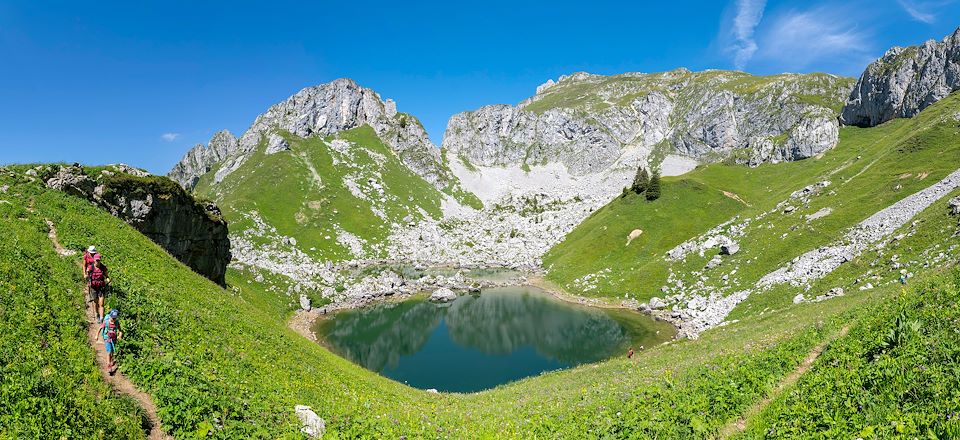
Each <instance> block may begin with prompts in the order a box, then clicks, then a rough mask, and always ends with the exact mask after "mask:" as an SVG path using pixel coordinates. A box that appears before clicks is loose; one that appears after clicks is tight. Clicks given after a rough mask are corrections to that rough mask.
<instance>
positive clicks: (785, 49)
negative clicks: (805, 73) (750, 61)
mask: <svg viewBox="0 0 960 440" xmlns="http://www.w3.org/2000/svg"><path fill="white" fill-rule="evenodd" d="M855 19H856V15H855V14H853V13H852V12H851V11H849V10H847V9H846V8H837V7H835V6H832V5H823V6H820V7H817V8H813V9H809V10H804V11H797V10H791V11H787V12H785V13H782V14H780V15H778V16H777V17H775V18H774V19H773V22H772V23H771V24H770V26H766V27H765V32H764V33H763V34H762V35H760V36H759V37H758V38H759V41H760V43H759V45H760V46H761V49H760V53H759V54H758V56H762V57H763V58H764V59H767V60H770V61H773V62H774V63H776V64H778V65H780V66H782V68H786V69H804V68H807V67H809V66H810V65H812V64H814V63H816V62H819V61H827V60H832V59H837V58H840V57H843V58H844V59H847V60H855V59H856V60H857V61H858V62H860V61H859V59H860V58H863V57H864V56H866V55H868V54H869V52H870V50H871V44H872V39H871V38H872V37H871V34H870V32H869V31H868V30H863V29H861V28H859V27H858V26H857V25H856V22H855V21H854V20H855Z"/></svg>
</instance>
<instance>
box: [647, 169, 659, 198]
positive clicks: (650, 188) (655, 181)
mask: <svg viewBox="0 0 960 440" xmlns="http://www.w3.org/2000/svg"><path fill="white" fill-rule="evenodd" d="M659 198H660V173H659V172H654V173H653V177H651V178H650V183H649V184H648V185H647V200H650V201H654V200H657V199H659Z"/></svg>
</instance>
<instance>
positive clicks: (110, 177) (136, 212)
mask: <svg viewBox="0 0 960 440" xmlns="http://www.w3.org/2000/svg"><path fill="white" fill-rule="evenodd" d="M46 184H47V186H49V187H51V188H54V189H58V190H61V191H64V192H67V193H68V194H71V195H75V196H78V197H83V198H86V199H88V200H90V201H92V202H94V203H96V204H97V205H99V206H100V207H101V208H103V209H105V210H107V211H109V212H110V213H111V214H113V215H114V216H116V217H118V218H120V219H122V220H124V221H125V222H127V223H128V224H130V225H131V226H133V227H134V228H136V229H137V230H138V231H140V232H141V233H142V234H143V235H146V236H147V237H148V238H150V239H151V240H153V241H154V242H156V243H157V244H159V245H160V246H161V247H163V248H164V249H166V250H167V252H170V254H171V255H173V256H174V257H176V258H177V259H178V260H180V261H181V262H183V263H184V264H186V265H187V266H189V267H190V268H192V269H193V270H194V271H196V272H197V273H199V274H201V275H203V276H205V277H207V278H209V279H211V280H213V281H214V282H216V283H217V284H220V285H224V283H225V280H224V275H225V274H226V269H227V264H229V263H230V240H229V239H228V238H227V222H226V221H225V220H224V219H223V217H222V216H221V214H220V209H219V208H217V206H216V205H214V204H212V203H202V202H199V201H197V200H195V199H194V198H193V197H191V196H190V195H189V194H187V193H186V192H185V191H184V190H183V188H181V187H180V186H178V185H177V184H176V183H174V182H173V181H171V180H170V179H167V178H166V177H159V176H151V175H149V174H147V173H146V172H143V171H141V170H138V169H135V168H131V167H127V166H122V165H119V166H110V167H107V168H106V169H104V170H101V171H100V172H99V174H94V175H92V176H91V175H87V174H86V173H85V171H84V169H83V168H80V167H76V166H72V167H59V169H56V170H55V171H54V170H52V169H51V176H50V177H49V178H47V179H46Z"/></svg>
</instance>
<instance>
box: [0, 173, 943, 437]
mask: <svg viewBox="0 0 960 440" xmlns="http://www.w3.org/2000/svg"><path fill="white" fill-rule="evenodd" d="M22 171H23V169H22V168H21V169H12V170H10V169H8V170H6V171H4V172H3V174H2V177H0V180H2V182H0V183H2V187H3V188H4V189H3V193H2V194H0V198H2V199H3V200H4V201H5V203H0V210H2V211H0V212H2V214H3V215H2V217H0V221H2V222H3V227H4V228H5V230H8V231H11V232H12V233H13V236H14V237H17V238H16V241H12V242H11V241H5V242H4V243H5V244H6V246H2V245H0V249H2V250H3V254H4V255H5V257H4V258H3V260H2V261H3V262H4V265H3V266H2V270H3V274H4V276H3V277H2V278H0V283H2V285H3V289H4V291H6V292H8V295H4V296H3V298H4V300H3V301H4V303H3V309H2V310H3V314H2V315H0V316H2V318H3V319H2V322H3V325H4V326H5V329H8V330H9V331H5V332H3V338H2V341H3V343H2V344H3V345H2V346H3V352H4V353H5V355H4V356H3V357H2V359H3V360H2V361H0V370H2V372H3V373H4V377H17V378H18V380H16V381H14V382H13V383H10V382H4V383H3V385H2V387H0V396H2V397H0V414H2V415H0V421H2V423H0V434H3V435H4V436H12V437H22V436H34V435H38V436H59V435H68V436H69V435H73V434H79V433H89V434H86V435H93V436H100V435H104V436H114V437H119V438H135V437H139V436H140V435H141V433H140V432H139V431H137V426H138V423H137V421H136V420H135V419H134V420H132V419H131V418H130V416H131V415H134V414H137V411H136V410H135V409H133V407H132V406H131V404H130V403H129V401H126V400H124V399H115V398H112V397H109V396H110V395H111V394H110V392H109V391H108V390H106V389H105V388H104V386H103V384H102V383H100V382H99V378H98V377H97V375H96V374H95V373H93V371H92V361H91V359H92V350H90V349H89V348H88V347H87V346H86V345H85V343H84V342H83V339H84V335H83V331H82V330H80V328H81V327H82V325H83V322H84V317H83V316H82V313H81V312H80V311H79V309H80V308H81V301H82V299H81V297H82V294H81V284H80V280H79V274H78V270H77V269H75V268H74V267H75V266H74V265H75V263H74V261H73V259H74V258H76V257H61V256H58V255H57V254H56V253H55V252H54V251H53V244H52V243H51V242H50V239H49V238H48V237H47V229H48V228H47V225H46V224H45V222H44V221H45V220H50V221H51V222H52V223H53V224H55V225H56V227H57V231H58V234H59V240H60V241H61V242H62V243H63V244H64V246H66V247H67V248H68V249H76V248H79V247H82V246H84V245H86V244H87V243H90V242H94V243H98V244H100V247H101V248H102V249H103V252H104V254H105V255H108V258H109V261H110V264H111V267H112V268H113V270H114V273H115V274H116V275H115V284H116V286H115V291H116V292H117V295H116V296H115V297H113V298H111V304H110V306H111V307H118V308H119V309H120V310H121V311H122V313H123V315H122V316H123V319H125V320H126V330H125V331H126V332H128V335H127V336H126V337H125V340H124V345H123V349H122V350H121V354H120V362H121V371H122V372H123V373H124V374H125V375H127V376H128V377H130V378H131V379H132V380H133V381H134V382H135V383H136V384H137V385H138V386H139V387H141V389H143V390H144V391H147V392H148V393H150V394H151V395H152V396H153V398H154V400H155V402H156V404H157V406H158V408H159V415H160V419H161V422H162V427H163V429H164V430H165V431H167V432H169V433H171V434H174V435H175V436H177V437H189V436H194V435H201V436H204V435H205V436H210V437H213V438H237V437H264V436H266V437H276V436H293V435H295V434H296V433H297V430H298V429H299V422H298V421H297V420H296V417H295V416H294V410H293V407H294V405H297V404H305V405H309V406H311V407H312V408H313V410H314V411H316V413H317V414H318V415H319V416H321V417H322V418H323V420H324V421H325V422H326V432H327V434H328V435H329V436H332V437H355V436H357V437H368V436H374V437H377V436H387V437H397V436H400V435H404V436H407V437H408V438H413V437H424V436H440V437H450V438H463V437H480V438H488V437H532V436H538V437H567V436H570V435H582V434H583V433H588V435H589V436H591V437H603V436H605V435H612V436H624V435H627V434H628V433H633V434H641V435H645V436H666V437H672V438H680V437H694V438H699V437H704V436H708V435H709V434H710V433H711V432H714V433H715V432H719V430H720V429H721V428H722V427H723V426H725V425H726V424H728V423H730V422H732V421H733V420H735V419H736V418H737V417H740V415H741V414H743V413H744V412H745V411H746V410H747V408H749V407H750V406H751V405H753V404H754V403H755V402H758V401H759V400H760V399H761V398H762V397H763V396H765V395H767V394H768V393H772V390H773V389H774V387H775V385H776V384H777V383H778V382H779V380H780V379H781V378H783V377H784V376H785V375H787V374H788V373H789V372H791V371H793V370H794V368H796V366H797V365H799V364H800V363H801V360H802V359H803V358H804V357H805V356H806V355H807V353H808V351H810V350H811V348H812V347H814V345H817V344H818V343H827V344H829V345H828V347H829V348H827V350H826V351H825V353H832V352H833V351H834V348H833V347H835V346H836V347H837V349H838V350H839V349H841V348H842V350H844V353H850V354H848V355H845V356H851V355H852V356H857V353H865V352H868V351H869V350H872V349H871V345H869V344H868V345H866V346H865V345H863V343H862V342H857V341H874V340H875V339H876V338H875V336H873V335H880V334H886V332H887V330H888V329H889V326H890V325H891V321H889V320H887V319H884V318H883V317H884V316H886V315H884V314H883V313H887V312H879V313H880V314H879V315H874V313H875V312H872V311H873V310H884V309H883V307H882V306H881V305H879V304H882V303H883V302H884V301H893V299H890V300H886V299H885V298H893V297H894V296H895V293H896V291H897V290H898V287H895V286H882V287H878V288H877V289H875V290H871V291H865V292H863V293H862V294H860V295H850V296H846V297H838V298H836V299H833V300H830V301H825V302H820V303H810V304H801V305H790V306H788V307H787V309H786V310H783V311H782V312H781V313H780V314H778V315H772V314H766V315H757V316H753V317H744V318H743V319H741V320H740V322H738V323H734V324H731V325H728V326H726V327H723V328H722V329H718V330H716V331H712V332H709V333H707V334H704V335H703V337H702V338H701V339H699V340H695V341H692V340H688V341H679V342H675V343H671V344H668V345H663V346H660V347H655V348H652V349H650V350H646V351H643V352H640V353H638V355H637V356H635V357H634V359H632V360H627V359H624V358H616V359H612V360H609V361H604V362H600V363H597V364H593V365H587V366H583V367H578V368H574V369H571V370H565V371H559V372H554V373H549V374H545V375H543V376H541V377H535V378H530V379H526V380H522V381H519V382H516V383H513V384H509V385H505V386H501V387H498V388H496V389H493V390H490V391H486V392H482V393H477V394H470V395H456V394H450V395H447V394H442V395H434V394H430V393H428V392H425V391H420V390H414V389H411V388H408V387H406V386H404V385H401V384H398V383H395V382H391V381H389V380H386V379H383V378H381V377H379V376H377V375H375V374H373V373H370V372H367V371H365V370H363V369H361V368H360V367H357V366H355V365H353V364H351V363H349V362H347V361H345V360H343V359H341V358H339V357H337V356H335V355H333V354H331V353H330V352H329V351H327V350H326V349H325V348H322V347H321V346H320V345H317V344H315V343H313V342H310V341H308V340H306V339H304V338H302V337H301V336H299V335H298V334H296V333H294V332H292V331H290V330H288V329H287V328H286V323H285V320H284V319H278V318H281V317H282V316H284V315H286V313H285V312H284V311H283V309H282V308H278V306H276V305H271V304H274V303H273V302H271V301H272V300H270V297H271V296H272V295H271V294H269V293H266V292H263V291H262V290H260V288H259V287H258V286H256V285H246V284H245V283H236V281H237V280H233V281H231V284H233V286H232V287H231V288H229V289H227V290H224V289H221V288H220V287H218V286H216V285H215V284H213V283H212V282H210V281H208V280H206V279H204V278H203V277H201V276H199V275H197V274H195V273H194V272H192V271H191V270H189V269H188V268H187V267H185V266H183V265H182V264H181V263H179V262H177V261H176V260H174V259H173V258H171V257H170V256H169V255H167V254H166V253H165V252H163V251H162V250H160V249H159V248H158V247H157V246H156V245H154V244H153V243H152V242H150V241H149V240H147V239H146V238H145V237H143V236H142V235H140V234H139V233H137V232H136V231H134V230H133V229H132V228H131V227H129V226H128V225H126V224H124V223H123V222H121V221H120V220H118V219H116V218H113V217H112V216H110V215H108V214H106V213H104V212H102V211H100V210H99V209H97V208H95V207H93V206H90V205H89V204H87V203H86V202H85V201H83V200H81V199H78V198H74V197H72V196H68V195H65V194H63V193H60V192H58V191H53V190H48V189H45V188H43V187H41V186H39V185H38V184H37V183H36V182H30V181H29V179H27V178H24V177H23V174H22ZM924 215H927V213H925V214H924ZM929 216H930V218H929V220H928V221H925V222H923V223H921V225H920V226H919V227H918V228H917V233H916V234H915V235H913V236H910V237H906V238H904V239H903V240H902V241H901V242H898V243H897V244H896V246H898V249H900V248H902V249H903V250H904V254H903V255H905V256H908V255H910V254H909V253H907V249H919V247H915V246H916V245H917V244H918V243H923V242H924V241H925V240H927V238H924V237H925V235H924V234H931V233H933V234H937V233H938V232H939V231H940V230H942V228H943V227H944V226H945V224H944V222H948V223H946V224H947V225H949V226H950V227H955V225H956V222H955V220H953V218H952V217H950V216H949V214H947V213H944V212H943V211H942V210H940V209H937V210H931V211H930V213H929ZM11 244H13V247H11V246H10V245H11ZM14 254H18V255H20V254H22V255H23V256H24V257H28V259H27V260H25V261H30V262H32V263H31V264H30V265H23V264H22V263H21V261H24V260H20V259H18V258H15V255H14ZM41 275H42V277H41ZM18 280H19V281H18ZM933 288H935V289H937V290H931V289H933ZM957 291H958V289H957V286H956V284H951V283H950V282H942V281H941V282H939V283H938V284H921V285H919V286H918V288H917V289H911V290H910V292H911V293H910V294H909V295H908V296H902V297H901V299H900V300H898V301H901V302H904V305H902V306H899V307H902V308H904V309H905V310H916V309H915V308H912V307H910V306H909V305H908V304H911V301H916V300H922V299H923V298H925V296H924V295H928V292H930V293H929V294H930V295H939V298H940V299H939V300H938V304H941V305H942V306H943V307H944V308H945V309H944V310H946V311H949V310H952V308H950V304H951V301H952V302H953V303H955V302H956V301H957V300H958V298H960V297H958V296H957ZM38 292H44V294H43V295H38V294H37V293H38ZM864 304H878V305H877V306H876V307H873V306H871V307H868V308H867V309H864V310H867V311H868V312H866V313H863V312H856V311H855V310H857V309H858V308H860V307H862V306H863V305H864ZM908 313H915V312H908ZM951 313H952V312H951ZM857 316H864V317H865V321H864V324H857V325H854V326H853V327H852V329H853V330H851V333H850V335H849V336H847V337H844V338H841V339H837V340H836V341H835V342H829V341H830V340H831V338H833V337H834V336H833V335H835V334H836V333H837V331H838V329H839V328H840V327H841V326H842V325H843V324H844V323H850V322H856V320H857V318H856V317H857ZM873 316H877V318H872V317H873ZM914 316H916V318H914ZM950 316H951V315H949V314H941V313H932V312H931V313H923V314H922V315H908V316H907V318H904V319H908V320H913V319H920V320H921V321H920V322H921V325H920V327H919V328H920V329H921V331H922V333H918V332H919V331H914V330H910V331H913V332H914V333H904V334H903V335H902V336H900V337H899V339H897V340H898V341H903V342H899V343H898V344H899V345H898V346H888V347H887V348H886V349H885V350H884V351H880V352H877V353H878V354H879V356H881V358H880V359H891V360H896V359H900V358H902V357H903V356H911V354H910V353H912V352H910V351H904V350H906V349H908V347H917V346H918V345H917V344H921V345H922V344H923V341H925V340H927V339H917V338H919V337H920V335H921V334H923V335H927V333H926V330H923V329H934V328H944V327H943V326H944V325H949V322H950V319H952V318H951V317H950ZM24 317H28V318H27V321H26V322H24V319H23V318H24ZM785 317H789V318H790V319H784V318H785ZM815 322H821V323H822V325H818V326H811V325H810V323H815ZM911 328H913V327H911ZM933 335H934V334H932V333H931V334H930V337H932V336H933ZM950 335H952V333H948V334H943V335H942V336H945V338H941V339H940V343H941V344H943V345H941V347H943V350H949V347H951V346H955V343H956V338H955V337H954V336H955V335H954V336H950ZM926 337H927V336H924V338H926ZM54 341H56V342H54ZM743 341H751V343H750V344H744V343H743ZM950 344H953V345H950ZM900 346H902V347H904V348H898V347H900ZM67 347H72V348H69V349H68V348H67ZM938 350H940V349H938ZM938 352H939V351H938ZM946 352H947V351H944V353H946ZM37 354H42V356H36V355H37ZM904 359H906V358H904ZM68 365H73V367H71V368H66V366H68ZM884 365H886V364H877V366H876V368H882V369H883V370H878V371H890V370H889V368H893V367H885V366H884ZM832 371H836V370H835V367H834V366H833V364H831V363H821V362H818V363H815V364H814V367H813V369H812V370H811V372H812V373H814V374H815V375H814V376H811V379H808V381H814V382H807V381H801V382H800V385H799V386H809V385H807V384H808V383H813V384H815V383H816V382H815V380H816V379H815V378H816V377H821V376H825V377H829V375H831V374H835V373H831V372H832ZM941 371H944V370H940V369H936V370H930V371H929V372H923V373H918V374H923V375H925V377H929V378H931V380H933V379H934V378H936V380H938V381H942V382H940V383H941V384H942V387H943V388H942V389H943V390H950V389H954V390H955V389H957V387H956V385H958V384H956V383H955V381H956V376H955V375H952V376H951V375H944V374H942V373H940V372H941ZM12 375H13V376H12ZM852 380H853V379H852V378H851V379H850V380H847V381H842V382H838V383H836V385H835V386H837V387H839V389H841V390H843V389H846V388H844V387H847V386H852V385H847V384H852V383H854V382H852ZM57 383H64V384H66V383H71V384H75V383H85V384H87V385H86V386H85V387H81V388H76V387H73V386H56V385H55V384H57ZM28 384H29V387H24V385H28ZM877 392H883V391H882V390H878V391H877ZM782 395H783V396H784V398H787V396H791V395H790V394H782ZM885 395H886V394H884V396H885ZM941 395H942V396H943V397H937V398H936V399H931V400H923V401H916V402H915V403H914V404H913V405H912V406H911V407H910V408H908V409H901V410H899V411H900V412H899V414H901V415H902V416H903V417H910V418H909V419H906V420H910V421H908V422H906V423H904V424H903V425H902V426H901V427H897V426H896V425H891V424H890V423H887V421H888V420H890V418H891V417H897V420H900V418H899V416H896V415H894V414H890V413H888V412H885V411H886V410H883V408H886V407H887V406H884V405H888V404H887V403H883V402H892V401H891V400H885V401H883V400H872V401H871V402H875V403H870V404H869V405H867V406H866V408H867V409H870V410H871V411H872V412H871V414H875V415H874V416H871V417H872V419H871V420H874V421H876V427H875V428H874V432H875V435H878V436H882V435H884V433H892V432H894V431H893V430H895V432H898V433H906V434H910V433H918V432H926V430H927V429H928V428H929V429H932V430H933V432H935V433H937V432H940V433H942V432H948V431H944V429H947V428H950V427H951V426H954V425H952V424H951V423H953V422H950V421H946V420H945V419H942V418H936V417H932V415H933V414H936V413H937V411H939V410H938V408H941V407H940V406H938V405H939V404H940V403H939V402H945V401H947V400H949V399H950V397H949V394H941ZM27 396H29V398H28V399H24V397H27ZM97 396H103V397H106V399H107V400H101V397H97ZM818 396H822V397H817V398H826V396H827V395H824V394H818ZM864 398H867V397H866V396H865V397H864ZM945 399H947V400H945ZM28 402H30V403H29V404H28ZM93 402H97V403H96V404H94V403H93ZM108 402H113V403H108ZM777 402H778V403H777V404H776V405H774V406H770V407H769V408H770V409H768V410H767V411H765V412H762V413H761V415H760V416H759V417H757V418H755V419H753V420H751V423H750V424H749V426H750V431H748V433H749V432H766V429H768V428H770V427H776V429H778V430H781V432H784V433H789V432H790V431H789V430H790V429H791V428H790V427H789V426H787V425H783V423H782V422H776V423H777V424H776V425H771V424H770V423H774V422H775V421H777V420H784V419H783V416H778V414H781V413H782V412H783V411H786V410H788V408H796V404H793V403H790V402H791V401H789V400H788V401H784V403H783V404H780V403H779V402H780V400H777ZM28 405H29V406H28ZM791 405H792V406H791ZM824 405H825V406H824V407H823V408H824V409H825V410H828V409H829V408H830V406H829V404H827V402H824ZM794 411H795V410H794ZM804 411H805V410H804ZM103 420H112V421H113V424H109V423H108V424H104V423H102V421H103ZM786 420H794V419H793V418H790V419H786ZM820 423H824V422H823V421H821V422H820ZM794 426H795V425H794ZM100 429H116V431H103V432H102V434H101V433H100V432H101V431H99V430H100ZM793 429H796V428H793ZM804 429H810V427H809V426H804ZM823 429H831V431H829V432H831V433H833V434H837V435H841V436H843V435H848V434H849V435H854V434H855V433H858V432H857V431H859V430H860V429H863V426H862V425H861V424H840V423H827V425H826V427H825V428H823ZM951 429H952V428H951ZM803 432H809V431H803ZM825 432H826V431H825ZM31 433H32V434H31ZM38 433H43V434H38ZM71 433H72V434H71Z"/></svg>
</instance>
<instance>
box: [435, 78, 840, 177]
mask: <svg viewBox="0 0 960 440" xmlns="http://www.w3.org/2000/svg"><path fill="white" fill-rule="evenodd" d="M851 84H852V80H851V79H849V78H842V77H837V76H833V75H825V74H810V75H796V74H783V75H776V76H770V77H756V76H752V75H748V74H745V73H742V72H728V71H714V70H711V71H704V72H690V71H688V70H686V69H677V70H673V71H670V72H664V73H657V74H641V73H627V74H623V75H616V76H600V75H591V74H587V73H578V74H574V75H571V76H565V77H561V78H560V80H559V81H557V82H553V81H548V82H547V83H546V84H543V85H541V86H540V87H538V88H537V94H536V95H535V96H533V97H532V98H530V99H528V100H526V101H524V102H522V103H520V104H519V105H517V106H509V105H496V106H487V107H483V108H481V109H479V110H477V111H473V112H464V113H460V114H458V115H455V116H454V117H453V118H451V119H450V122H449V123H448V125H447V130H446V133H445V136H444V141H443V147H444V148H445V149H446V150H447V151H449V152H450V153H452V154H454V155H455V156H458V157H461V158H463V159H465V160H467V161H469V162H470V163H471V164H474V165H481V166H518V165H527V166H529V165H539V164H546V163H549V162H562V163H563V164H564V165H566V167H567V168H568V169H569V170H570V171H571V172H572V173H573V174H590V173H596V172H599V171H602V170H604V169H606V168H608V167H609V166H611V165H612V164H613V163H615V162H617V161H618V159H620V158H621V156H622V155H623V151H624V150H625V149H629V148H635V147H639V148H644V149H648V150H653V151H654V152H655V153H658V154H654V156H658V155H659V156H660V157H662V156H663V154H666V153H679V154H681V155H684V156H688V157H693V158H697V159H699V160H702V161H715V160H720V159H723V158H727V157H733V158H734V159H736V160H737V161H738V162H742V163H750V164H753V165H757V164H760V163H763V162H781V161H790V160H798V159H803V158H806V157H810V156H813V155H816V154H819V153H820V152H823V151H825V150H827V149H830V148H832V147H833V146H834V145H835V144H836V142H837V137H838V124H837V122H836V116H837V112H838V109H839V108H840V105H841V104H842V102H843V97H844V96H845V95H846V94H848V92H849V88H850V85H851ZM654 165H656V164H654Z"/></svg>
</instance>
